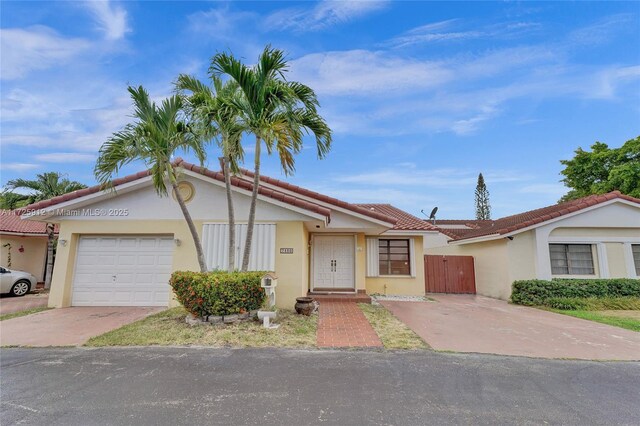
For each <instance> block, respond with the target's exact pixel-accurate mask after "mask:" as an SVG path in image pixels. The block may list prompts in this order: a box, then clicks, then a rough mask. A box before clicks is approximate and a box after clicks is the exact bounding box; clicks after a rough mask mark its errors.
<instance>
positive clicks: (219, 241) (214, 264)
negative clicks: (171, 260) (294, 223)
mask: <svg viewBox="0 0 640 426" xmlns="http://www.w3.org/2000/svg"><path fill="white" fill-rule="evenodd" d="M246 238H247V224H237V225H236V268H238V269H240V266H241V265H242V255H243V254H244V247H245V241H246ZM202 245H203V250H204V255H205V259H206V261H207V267H208V268H209V269H210V270H213V269H221V270H227V265H228V264H229V254H228V253H229V225H228V224H226V223H207V224H205V225H204V226H203V230H202ZM275 251H276V225H275V224H273V223H257V224H255V225H254V228H253V243H252V245H251V256H250V257H249V270H250V271H275V269H276V253H275Z"/></svg>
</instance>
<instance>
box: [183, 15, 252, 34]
mask: <svg viewBox="0 0 640 426" xmlns="http://www.w3.org/2000/svg"><path fill="white" fill-rule="evenodd" d="M255 18H256V15H255V14H254V13H251V12H235V11H231V10H230V9H229V7H221V8H213V9H209V10H208V11H199V12H196V13H194V14H191V15H189V16H188V17H187V20H188V21H189V27H188V28H189V30H190V31H194V32H199V33H206V34H208V35H209V36H211V37H214V38H216V39H222V40H227V39H233V38H234V37H235V35H236V31H237V30H238V27H239V26H240V25H241V24H242V23H246V22H247V21H250V20H253V19H255Z"/></svg>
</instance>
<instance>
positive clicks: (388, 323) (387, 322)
mask: <svg viewBox="0 0 640 426" xmlns="http://www.w3.org/2000/svg"><path fill="white" fill-rule="evenodd" d="M358 306H360V309H361V310H362V312H363V313H364V316H365V317H367V320H368V321H369V323H370V324H371V326H372V327H373V329H374V330H375V332H376V333H377V334H378V337H380V340H381V341H382V344H383V345H384V347H385V349H427V348H428V347H429V346H428V345H427V344H426V343H425V342H424V340H422V339H421V338H420V337H418V335H417V334H415V333H414V332H413V331H412V330H411V329H410V328H409V327H407V326H406V325H405V324H404V323H402V322H401V321H400V320H399V319H397V318H396V317H394V316H393V314H392V313H391V312H389V311H388V310H387V309H386V308H385V307H383V306H380V305H369V304H366V303H359V304H358Z"/></svg>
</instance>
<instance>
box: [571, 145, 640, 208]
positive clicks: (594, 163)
mask: <svg viewBox="0 0 640 426" xmlns="http://www.w3.org/2000/svg"><path fill="white" fill-rule="evenodd" d="M560 162H561V163H562V165H564V166H565V167H564V170H562V172H561V173H562V175H563V176H564V178H563V179H562V182H563V183H564V184H565V186H567V187H568V188H569V189H570V191H569V192H568V193H567V194H566V195H565V196H564V197H562V198H561V199H560V201H561V202H562V201H569V200H574V199H576V198H581V197H586V196H588V195H592V194H604V193H606V192H610V191H615V190H618V191H620V192H622V193H623V194H627V195H630V196H632V197H636V198H640V136H639V137H637V138H635V139H630V140H628V141H626V142H625V143H624V145H622V146H621V147H620V148H609V146H608V145H607V144H605V143H602V142H596V143H594V144H593V145H591V151H585V150H583V149H582V148H578V149H577V150H576V151H575V156H574V157H573V158H572V159H570V160H561V161H560Z"/></svg>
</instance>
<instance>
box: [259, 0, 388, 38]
mask: <svg viewBox="0 0 640 426" xmlns="http://www.w3.org/2000/svg"><path fill="white" fill-rule="evenodd" d="M388 3H389V2H388V1H366V0H364V1H361V0H350V1H347V0H345V1H327V0H322V1H320V2H318V3H317V4H316V5H315V6H314V7H313V8H311V9H309V8H293V7H292V8H286V9H282V10H279V11H277V12H274V13H272V14H271V15H269V16H268V17H267V19H266V22H265V26H266V27H267V28H268V29H269V30H272V31H277V30H287V29H292V30H295V31H317V30H321V29H323V28H327V27H330V26H333V25H336V24H340V23H344V22H349V21H352V20H354V19H357V18H361V17H363V16H366V15H368V14H370V13H373V12H377V11H380V10H382V9H384V8H385V7H387V5H388Z"/></svg>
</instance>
